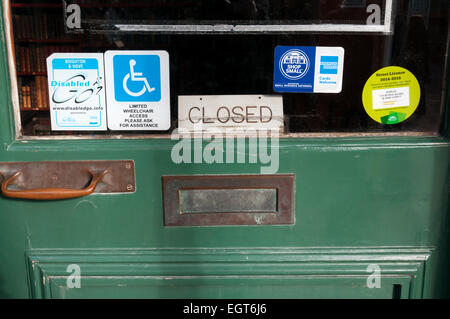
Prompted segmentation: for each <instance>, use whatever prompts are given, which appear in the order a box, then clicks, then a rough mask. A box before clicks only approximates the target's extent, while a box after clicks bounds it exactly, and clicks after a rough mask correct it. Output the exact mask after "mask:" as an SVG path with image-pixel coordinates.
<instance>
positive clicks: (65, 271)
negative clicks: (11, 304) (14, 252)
mask: <svg viewBox="0 0 450 319" xmlns="http://www.w3.org/2000/svg"><path fill="white" fill-rule="evenodd" d="M430 253H431V251H430V250H426V249H422V250H411V249H378V250H376V249H365V250H363V249H283V248H277V249H267V248H266V249H258V248H252V249H152V250H149V249H134V250H130V249H121V250H119V249H109V250H108V249H96V250H92V249H86V250H52V249H46V250H30V251H28V253H27V254H28V257H27V260H28V271H29V277H30V283H29V285H30V289H31V292H32V295H31V297H34V298H105V297H106V298H250V297H251V298H289V299H292V298H409V297H412V298H417V297H420V296H421V295H422V282H423V279H424V275H425V272H424V266H425V263H426V260H428V258H429V256H430ZM73 265H77V266H79V269H78V270H79V272H78V273H75V271H74V269H72V268H71V267H73ZM374 265H376V267H379V272H378V273H375V272H373V271H372V268H371V267H373V266H374ZM370 275H378V276H379V281H376V280H378V279H376V280H375V279H374V277H373V276H372V277H369V276H370ZM74 276H79V277H74ZM77 280H78V281H77ZM71 285H72V286H71ZM76 285H78V286H77V288H74V286H76Z"/></svg>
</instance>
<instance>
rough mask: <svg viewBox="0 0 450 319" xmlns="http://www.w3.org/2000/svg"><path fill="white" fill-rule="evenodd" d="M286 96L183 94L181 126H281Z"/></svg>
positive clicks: (236, 127)
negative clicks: (284, 97)
mask: <svg viewBox="0 0 450 319" xmlns="http://www.w3.org/2000/svg"><path fill="white" fill-rule="evenodd" d="M283 126H284V122H283V97H282V96H275V95H184V96H179V97H178V127H179V128H183V129H187V130H190V131H192V130H194V129H195V130H198V129H200V130H203V129H207V128H212V127H220V128H230V129H236V130H239V129H241V128H242V129H244V128H253V129H281V128H283Z"/></svg>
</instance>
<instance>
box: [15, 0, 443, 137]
mask: <svg viewBox="0 0 450 319" xmlns="http://www.w3.org/2000/svg"><path fill="white" fill-rule="evenodd" d="M10 5H11V20H12V26H13V32H12V41H13V45H14V52H15V53H14V54H15V55H14V57H12V58H13V59H14V61H15V63H14V65H15V70H13V71H14V73H15V76H16V79H17V86H18V90H17V91H18V104H19V105H18V109H19V110H20V112H18V113H20V122H21V125H22V134H23V135H24V136H43V135H61V134H63V135H85V134H89V135H92V134H94V135H105V134H111V135H113V134H124V133H126V134H146V135H149V136H152V135H155V134H159V135H160V134H170V132H171V131H172V130H173V129H175V128H177V127H178V96H180V95H248V94H264V95H281V96H282V97H283V110H284V131H285V133H339V132H343V133H402V132H404V133H410V132H423V133H426V134H428V133H430V134H437V133H438V132H439V128H440V125H441V119H442V107H443V97H444V95H443V90H444V85H445V83H444V80H445V68H446V60H445V57H446V52H447V47H448V29H449V23H448V12H449V10H448V6H449V3H448V1H446V0H434V1H430V0H428V1H427V0H421V1H419V0H410V1H408V0H399V1H389V0H387V1H383V0H378V1H376V0H370V1H369V0H367V1H353V0H352V1H350V0H328V1H319V0H306V1H294V0H282V1H278V0H214V1H210V0H185V1H184V0H183V1H175V0H156V1H142V0H115V1H105V0H79V1H59V0H58V1H57V0H46V1H25V0H14V1H11V3H10ZM73 6H75V8H78V9H79V16H78V18H79V20H77V19H76V18H77V16H74V15H73V14H74V12H75V11H76V10H75V9H73V8H74V7H73ZM278 46H303V47H304V46H312V47H342V48H343V49H344V51H345V62H344V67H343V83H342V91H341V92H339V93H285V92H275V91H274V64H275V63H276V62H275V50H276V48H277V47H278ZM108 50H165V51H167V52H168V53H169V57H170V108H171V128H170V130H168V131H145V132H143V131H139V132H137V131H136V132H135V131H126V132H121V131H111V130H107V131H98V132H97V131H96V132H81V131H52V130H51V125H50V111H49V91H48V84H47V69H46V58H47V57H48V56H49V55H51V54H52V53H55V52H67V53H84V52H90V53H104V52H106V51H108ZM332 62H333V61H331V60H330V61H328V63H332ZM387 66H399V67H402V68H405V69H407V70H409V71H410V72H411V73H412V74H413V75H414V76H415V77H416V79H417V81H418V83H419V85H420V91H421V95H420V102H419V105H418V107H417V110H416V111H415V112H414V113H413V114H412V115H411V116H410V117H409V118H408V119H406V120H405V121H403V122H401V123H397V124H386V123H379V122H377V121H374V120H373V119H372V118H371V117H370V116H369V114H367V112H366V111H365V109H364V105H363V99H362V94H363V89H364V85H365V84H366V82H367V80H368V79H369V78H370V77H371V75H372V74H373V73H374V72H376V71H377V70H380V69H382V68H383V67H387ZM108 67H109V66H108V65H106V68H108Z"/></svg>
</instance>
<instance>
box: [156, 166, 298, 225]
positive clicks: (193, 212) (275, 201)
mask: <svg viewBox="0 0 450 319" xmlns="http://www.w3.org/2000/svg"><path fill="white" fill-rule="evenodd" d="M294 181H295V176H294V175H209V176H205V175H201V176H163V177H162V183H163V201H164V223H165V225H166V226H220V225H283V224H294V222H295V214H294V198H295V196H294Z"/></svg>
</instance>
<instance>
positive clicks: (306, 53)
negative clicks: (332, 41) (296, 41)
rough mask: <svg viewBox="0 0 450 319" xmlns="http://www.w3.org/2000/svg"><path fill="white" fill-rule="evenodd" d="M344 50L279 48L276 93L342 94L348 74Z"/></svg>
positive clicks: (332, 48) (275, 70)
mask: <svg viewBox="0 0 450 319" xmlns="http://www.w3.org/2000/svg"><path fill="white" fill-rule="evenodd" d="M344 52H345V51H344V48H341V47H291V46H277V47H276V48H275V63H274V76H273V90H274V91H275V92H293V93H296V92H303V93H339V92H341V91H342V78H343V73H344Z"/></svg>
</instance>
